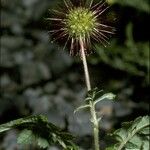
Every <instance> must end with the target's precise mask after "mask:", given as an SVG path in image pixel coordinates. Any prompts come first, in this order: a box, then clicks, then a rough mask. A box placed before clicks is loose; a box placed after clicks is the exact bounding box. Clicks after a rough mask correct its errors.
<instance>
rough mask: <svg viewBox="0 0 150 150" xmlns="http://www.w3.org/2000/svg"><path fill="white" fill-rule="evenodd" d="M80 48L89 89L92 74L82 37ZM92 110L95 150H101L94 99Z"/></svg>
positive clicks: (88, 89)
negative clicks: (89, 69)
mask: <svg viewBox="0 0 150 150" xmlns="http://www.w3.org/2000/svg"><path fill="white" fill-rule="evenodd" d="M80 50H81V57H82V61H83V66H84V74H85V81H86V86H87V91H90V90H91V83H90V76H89V71H88V65H87V60H86V55H85V48H84V42H83V39H82V38H81V37H80ZM90 112H91V122H92V124H93V134H94V146H95V150H100V149H99V147H100V145H99V122H98V119H97V115H96V110H95V105H94V103H93V101H90Z"/></svg>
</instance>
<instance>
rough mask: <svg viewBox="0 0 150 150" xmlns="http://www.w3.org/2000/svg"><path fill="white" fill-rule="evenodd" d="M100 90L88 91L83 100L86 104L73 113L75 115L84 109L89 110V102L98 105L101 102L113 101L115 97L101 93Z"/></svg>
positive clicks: (111, 94)
mask: <svg viewBox="0 0 150 150" xmlns="http://www.w3.org/2000/svg"><path fill="white" fill-rule="evenodd" d="M102 92H103V91H102V90H99V89H98V88H94V89H92V90H90V91H88V94H87V97H86V99H85V102H86V104H85V105H81V106H80V107H78V108H77V109H76V110H75V111H74V112H75V113H76V112H77V111H79V110H81V109H85V108H90V107H91V104H90V103H91V102H93V105H94V107H95V105H96V104H97V103H99V102H100V101H102V100H113V99H114V98H115V95H114V94H113V93H105V94H103V93H102Z"/></svg>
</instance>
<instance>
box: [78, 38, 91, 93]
mask: <svg viewBox="0 0 150 150" xmlns="http://www.w3.org/2000/svg"><path fill="white" fill-rule="evenodd" d="M80 48H81V49H80V50H81V57H82V61H83V66H84V74H85V81H86V86H87V90H88V91H90V90H91V83H90V76H89V70H88V65H87V60H86V55H85V49H84V43H83V40H82V38H80Z"/></svg>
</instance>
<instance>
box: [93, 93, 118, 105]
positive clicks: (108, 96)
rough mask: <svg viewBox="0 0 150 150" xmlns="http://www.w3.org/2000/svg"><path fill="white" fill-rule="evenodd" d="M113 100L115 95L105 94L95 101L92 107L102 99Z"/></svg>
mask: <svg viewBox="0 0 150 150" xmlns="http://www.w3.org/2000/svg"><path fill="white" fill-rule="evenodd" d="M114 98H115V95H114V94H113V93H106V94H104V95H103V96H101V97H99V98H98V99H97V100H95V102H94V105H96V104H97V103H98V102H100V101H102V100H104V99H108V100H112V99H114Z"/></svg>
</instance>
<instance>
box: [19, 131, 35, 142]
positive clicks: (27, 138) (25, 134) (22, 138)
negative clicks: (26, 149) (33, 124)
mask: <svg viewBox="0 0 150 150" xmlns="http://www.w3.org/2000/svg"><path fill="white" fill-rule="evenodd" d="M34 140H35V136H34V135H33V133H32V131H31V130H27V129H25V130H23V131H22V132H21V133H20V134H19V135H18V138H17V143H19V144H31V143H32V141H34Z"/></svg>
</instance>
